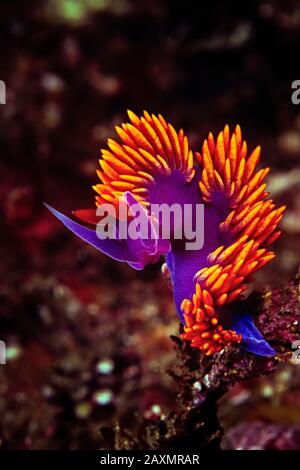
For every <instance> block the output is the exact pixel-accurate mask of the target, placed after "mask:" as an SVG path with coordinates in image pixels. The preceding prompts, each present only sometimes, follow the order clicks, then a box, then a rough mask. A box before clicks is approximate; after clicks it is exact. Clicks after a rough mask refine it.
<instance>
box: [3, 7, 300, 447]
mask: <svg viewBox="0 0 300 470" xmlns="http://www.w3.org/2000/svg"><path fill="white" fill-rule="evenodd" d="M195 4H198V8H195ZM200 5H201V6H200ZM299 52H300V5H299V2H296V1H284V2H279V1H278V2H276V1H249V2H233V1H232V2H230V1H227V2H224V1H219V2H217V1H209V2H206V3H205V2H201V3H200V2H189V1H184V2H172V1H159V0H148V1H147V0H139V1H137V0H136V1H133V0H85V1H84V0H77V1H75V0H61V1H58V0H48V1H36V2H35V1H27V2H24V1H18V2H16V1H15V2H14V1H11V2H1V5H0V79H1V80H4V81H5V83H6V87H7V103H6V104H5V105H0V178H1V184H0V210H1V239H2V241H1V245H0V339H2V340H4V341H5V342H6V345H7V348H8V350H7V351H8V359H9V360H8V363H7V364H6V365H5V366H0V367H1V368H0V415H1V422H0V448H4V449H7V448H8V449H11V448H14V449H15V448H17V449H22V448H26V449H27V448H32V449H46V448H47V449H48V448H88V449H90V448H99V447H100V446H104V447H105V444H103V442H102V440H101V437H100V432H99V429H100V427H102V426H110V425H113V424H115V423H116V421H117V420H118V421H119V422H121V423H123V424H124V426H128V428H129V429H130V427H131V425H132V416H134V413H137V414H139V415H141V416H143V417H145V419H146V420H150V421H151V420H154V421H155V419H157V417H158V416H159V415H161V414H162V415H167V414H168V413H169V412H170V410H172V409H173V408H174V406H175V405H174V403H175V402H174V398H175V396H176V390H175V389H174V383H173V381H172V379H171V377H170V376H169V375H168V374H167V373H166V370H167V369H168V368H169V367H171V366H172V364H173V363H174V361H175V355H174V352H173V346H172V342H171V341H170V339H169V335H171V334H177V333H178V324H177V319H176V313H175V309H174V306H173V302H172V295H171V291H170V289H169V287H168V286H167V283H166V281H165V280H164V279H163V278H162V275H161V273H160V267H159V266H154V267H148V268H146V269H145V270H144V271H143V272H135V271H133V270H131V269H130V268H129V267H127V266H125V265H121V264H117V263H115V262H113V261H111V260H109V259H107V258H106V257H104V256H103V255H101V254H100V253H98V252H96V251H95V250H93V249H92V248H89V247H88V246H86V245H84V244H83V243H82V242H81V241H79V240H78V239H76V238H75V237H74V236H72V235H71V234H70V233H68V232H67V231H66V230H65V229H64V228H63V227H62V226H61V225H60V224H59V223H58V222H57V221H56V220H54V219H53V217H52V216H51V215H50V214H49V213H48V212H47V211H46V209H45V208H44V207H43V205H42V203H43V201H46V202H48V203H50V204H51V205H53V206H54V207H56V208H58V209H60V210H61V211H63V212H65V213H70V211H71V210H72V209H77V208H86V207H92V206H93V204H94V195H93V190H92V189H91V185H92V184H94V183H95V182H96V181H97V177H96V174H95V170H96V168H97V167H98V161H97V160H98V158H99V151H100V148H102V147H103V146H105V142H106V140H107V138H108V137H114V136H115V131H114V125H116V124H119V123H120V122H122V121H125V120H126V109H127V108H129V109H132V110H133V111H134V112H136V113H137V114H139V113H141V112H142V111H143V109H146V110H148V111H149V112H154V113H161V114H163V116H164V117H165V118H166V119H167V120H169V121H170V122H172V123H173V125H174V126H175V128H179V127H183V128H184V129H185V131H186V132H187V134H188V136H189V139H190V143H191V146H192V148H193V150H199V149H200V145H201V142H202V141H203V138H205V136H206V135H207V133H208V132H209V131H210V130H211V131H213V132H214V133H216V132H218V131H219V130H220V129H221V128H222V127H223V126H224V124H225V123H228V124H229V125H230V126H231V128H233V126H234V125H235V124H236V123H239V124H240V125H241V127H242V130H243V134H244V137H245V138H246V140H247V143H248V147H249V148H250V149H252V148H254V147H255V146H256V145H258V144H261V145H262V164H263V165H264V166H268V165H269V166H270V167H271V175H270V177H269V186H270V191H271V195H272V197H274V199H275V200H276V202H278V203H284V204H287V206H288V208H287V212H286V215H285V217H284V220H283V222H282V228H283V232H284V233H283V236H282V237H281V239H280V240H279V241H278V242H276V246H275V251H276V252H277V257H276V259H275V260H274V261H273V262H272V263H271V264H270V265H268V266H267V267H265V268H264V269H263V270H262V272H260V273H258V275H257V276H256V287H258V288H266V289H268V288H270V287H272V286H275V285H277V286H279V285H283V284H284V283H285V282H286V281H287V280H288V279H289V278H290V277H291V276H292V275H293V274H294V273H295V272H296V271H297V268H298V265H299V258H300V256H299V232H300V160H299V159H300V105H298V106H296V105H293V104H292V102H291V94H292V90H291V83H292V82H293V81H294V80H297V79H298V80H300V63H299ZM103 371H105V372H103ZM149 445H150V444H149Z"/></svg>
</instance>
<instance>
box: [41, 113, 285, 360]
mask: <svg viewBox="0 0 300 470" xmlns="http://www.w3.org/2000/svg"><path fill="white" fill-rule="evenodd" d="M128 115H129V119H130V122H129V123H126V124H122V126H121V127H118V126H117V127H116V131H117V133H118V135H119V137H120V139H121V143H117V142H116V141H114V140H111V139H109V140H108V147H109V149H105V150H102V158H101V159H100V167H101V169H99V170H97V173H98V176H99V178H100V180H101V183H100V184H97V185H96V186H94V189H95V191H96V193H97V196H96V206H99V205H102V204H104V203H111V204H113V205H114V206H116V207H117V205H118V201H119V198H123V200H125V201H126V204H127V206H128V207H129V210H130V207H131V205H132V204H134V203H138V204H140V207H141V209H142V210H143V211H144V212H145V214H146V217H148V220H149V224H151V214H150V210H149V207H150V205H151V204H153V203H156V204H157V203H164V202H166V203H168V204H173V203H179V204H186V203H189V204H193V205H196V204H204V205H205V209H204V222H205V224H204V237H205V239H204V246H203V247H202V248H201V249H200V250H191V251H187V250H185V249H184V247H183V244H182V243H178V240H176V242H175V241H174V240H172V239H169V240H165V239H162V238H161V237H160V236H159V235H157V236H156V237H154V239H152V240H143V239H141V238H140V239H137V240H130V239H129V240H124V239H114V240H112V239H103V240H101V239H99V238H98V236H97V234H96V230H95V228H90V227H87V226H85V225H81V224H79V223H77V222H75V221H73V220H72V219H70V218H68V217H66V216H65V215H63V214H61V213H59V212H58V211H56V210H55V209H53V208H51V207H49V206H47V207H48V208H49V209H50V210H51V212H52V213H53V214H54V215H55V216H56V217H57V218H58V219H59V220H60V221H61V222H62V223H63V224H64V225H65V226H66V227H67V228H68V229H70V230H71V231H72V232H73V233H75V234H76V235H77V236H79V237H80V238H81V239H83V240H85V241H86V242H88V243H89V244H90V245H92V246H94V247H96V248H97V249H99V250H100V251H102V252H103V253H105V254H107V255H109V256H111V257H112V258H113V259H116V260H119V261H125V262H127V263H128V264H129V265H130V266H132V267H134V268H135V269H142V268H143V267H144V266H145V265H146V264H148V263H153V262H157V261H158V260H159V258H160V257H161V255H166V267H167V269H168V271H169V273H170V276H171V281H172V286H173V291H174V301H175V304H176V308H177V311H178V314H179V316H180V319H181V321H182V323H183V329H184V332H183V334H182V338H183V339H185V340H187V341H190V342H191V346H193V347H195V348H198V349H200V350H201V351H203V353H204V354H206V355H208V356H209V355H212V354H214V353H216V352H219V351H221V350H222V349H224V348H225V347H227V346H229V345H231V344H233V343H241V345H242V346H243V347H244V348H245V349H246V350H247V351H249V352H253V353H256V354H258V355H262V356H271V355H274V354H275V351H274V350H273V349H272V348H271V347H270V346H269V344H268V343H267V342H266V340H265V339H264V338H263V337H262V335H261V334H260V332H259V331H258V330H257V328H256V327H255V325H254V322H253V320H252V317H251V316H250V315H249V314H247V312H240V314H239V315H237V314H233V313H232V312H231V311H230V310H229V308H228V307H227V305H228V304H229V303H231V302H233V301H234V300H235V299H237V298H240V297H241V295H242V293H243V292H244V291H245V290H246V289H247V287H248V284H249V282H250V281H251V275H252V274H253V273H254V272H255V271H257V270H258V269H260V268H261V267H262V266H264V265H265V264H266V263H268V262H269V261H270V260H271V259H272V258H274V256H275V254H274V252H273V251H268V246H269V245H270V244H271V243H272V242H273V241H274V240H276V239H277V237H278V236H279V235H280V231H278V230H277V226H278V224H279V222H280V220H281V218H282V215H283V212H284V210H285V207H280V208H276V207H275V204H274V203H273V201H272V200H267V196H268V193H267V192H265V190H266V184H265V183H264V182H263V180H264V179H265V177H266V176H267V174H268V173H269V168H263V169H260V170H257V169H256V167H257V164H258V161H259V157H260V147H256V148H255V149H254V150H253V151H252V152H251V153H250V155H247V144H246V142H245V141H243V139H242V134H241V129H240V127H239V126H238V125H237V126H236V128H235V130H234V132H233V133H232V134H230V131H229V127H228V126H227V125H226V126H225V128H224V130H223V131H222V132H220V133H219V135H218V136H217V139H216V140H215V139H214V136H213V134H212V133H209V135H208V138H207V139H206V140H205V141H204V143H203V146H202V152H201V153H198V152H196V153H195V158H194V155H193V152H192V151H191V150H190V148H189V143H188V139H187V137H186V136H185V134H184V132H183V130H182V129H181V130H180V131H179V132H176V131H175V129H174V128H173V126H172V125H171V124H168V123H167V122H166V121H165V119H164V118H163V117H162V116H161V115H158V117H156V116H155V115H153V114H152V115H151V116H150V115H149V114H148V113H147V112H144V114H143V116H141V117H138V116H136V115H135V114H134V113H132V112H130V111H129V112H128ZM74 214H75V216H77V218H79V219H81V220H83V221H84V222H86V223H89V224H96V223H97V222H98V221H99V218H97V216H96V208H95V209H88V210H78V211H75V212H74Z"/></svg>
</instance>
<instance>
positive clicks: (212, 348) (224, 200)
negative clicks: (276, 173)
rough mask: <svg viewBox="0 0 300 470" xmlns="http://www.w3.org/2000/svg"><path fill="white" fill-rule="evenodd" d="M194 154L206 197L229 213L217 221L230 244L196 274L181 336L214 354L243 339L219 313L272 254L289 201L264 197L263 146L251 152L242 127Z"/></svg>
mask: <svg viewBox="0 0 300 470" xmlns="http://www.w3.org/2000/svg"><path fill="white" fill-rule="evenodd" d="M196 157H197V160H198V163H199V164H200V166H201V168H202V175H201V180H200V182H199V188H200V191H201V193H202V197H203V200H204V201H205V202H206V203H207V204H208V205H212V206H215V207H216V209H219V210H220V212H221V213H224V214H226V213H227V214H228V215H227V216H226V218H225V220H224V221H222V222H221V223H220V226H219V229H220V238H222V240H225V241H227V243H226V242H224V244H223V245H220V246H219V247H217V248H216V250H215V251H214V252H212V253H210V254H209V255H208V258H207V266H205V267H204V268H202V269H201V270H200V271H198V272H197V273H196V275H195V281H196V289H195V294H194V296H193V298H192V299H185V300H184V301H183V302H182V306H181V308H182V311H183V314H184V320H185V326H184V333H183V335H182V337H183V338H184V339H186V340H190V341H191V345H192V346H193V347H196V348H199V349H201V350H202V351H203V352H204V353H205V354H207V355H211V354H213V353H215V352H218V351H220V350H221V349H223V348H224V347H225V346H227V345H229V344H231V343H239V342H241V340H242V335H241V334H238V333H237V332H235V331H233V330H225V329H224V328H223V327H222V326H221V325H220V323H219V313H218V312H219V310H220V307H221V306H223V305H224V304H228V303H230V302H232V301H233V300H235V299H236V298H237V297H239V296H240V295H241V294H242V293H243V292H244V291H245V290H246V289H247V288H248V283H249V282H250V280H251V275H252V274H253V273H254V272H255V271H257V270H258V269H260V268H261V267H263V266H264V265H265V264H266V263H268V262H269V261H270V260H272V259H273V258H274V256H275V254H274V252H273V251H268V250H267V246H268V245H270V243H272V242H273V241H275V240H276V238H278V236H279V235H280V231H278V230H276V229H277V226H278V224H279V222H280V220H281V218H282V215H283V212H284V210H285V206H282V207H280V208H278V209H276V208H275V204H273V201H272V200H266V197H267V196H268V193H267V192H265V189H266V184H265V183H263V180H264V179H265V177H266V176H267V174H268V172H269V168H264V169H261V170H258V171H256V166H257V163H258V161H259V157H260V147H257V148H256V149H255V150H254V151H253V152H252V153H251V154H250V155H249V156H248V157H247V144H246V142H245V141H243V140H242V134H241V129H240V127H239V126H237V127H236V128H235V131H234V133H233V134H232V136H230V132H229V127H228V126H225V128H224V130H223V131H222V132H220V134H219V135H218V137H217V140H216V142H215V140H214V137H213V135H212V134H211V133H210V134H209V136H208V139H207V140H205V141H204V144H203V147H202V154H199V153H198V154H196Z"/></svg>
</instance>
